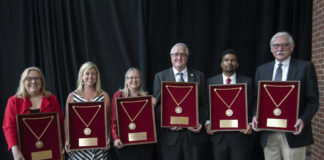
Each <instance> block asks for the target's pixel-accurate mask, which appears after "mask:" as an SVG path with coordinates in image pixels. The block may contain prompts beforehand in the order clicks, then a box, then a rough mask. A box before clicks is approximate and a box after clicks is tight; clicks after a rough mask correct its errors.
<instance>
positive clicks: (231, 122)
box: [219, 119, 238, 128]
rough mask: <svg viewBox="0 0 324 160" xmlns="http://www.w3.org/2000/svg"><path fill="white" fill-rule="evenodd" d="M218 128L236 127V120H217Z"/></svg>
mask: <svg viewBox="0 0 324 160" xmlns="http://www.w3.org/2000/svg"><path fill="white" fill-rule="evenodd" d="M219 128H238V120H237V119H234V120H219Z"/></svg>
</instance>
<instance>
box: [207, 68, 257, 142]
mask: <svg viewBox="0 0 324 160" xmlns="http://www.w3.org/2000/svg"><path fill="white" fill-rule="evenodd" d="M236 83H246V84H247V86H246V90H247V102H248V121H249V122H251V120H252V111H253V109H252V108H251V107H250V106H251V100H252V96H251V91H252V80H251V78H250V77H246V76H243V75H241V74H237V73H236ZM207 84H208V86H209V85H213V84H223V75H222V74H218V75H216V76H213V77H211V78H209V79H208V80H207ZM226 133H228V132H216V133H215V134H214V135H212V136H210V139H211V141H212V142H213V143H220V142H221V140H222V137H223V134H226ZM236 134H237V135H238V136H235V137H233V138H237V140H240V138H244V137H246V135H244V134H243V133H240V132H237V133H236Z"/></svg>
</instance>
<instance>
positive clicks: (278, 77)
mask: <svg viewBox="0 0 324 160" xmlns="http://www.w3.org/2000/svg"><path fill="white" fill-rule="evenodd" d="M281 66H282V64H281V63H279V64H278V68H277V71H276V75H275V77H274V81H282V68H281Z"/></svg>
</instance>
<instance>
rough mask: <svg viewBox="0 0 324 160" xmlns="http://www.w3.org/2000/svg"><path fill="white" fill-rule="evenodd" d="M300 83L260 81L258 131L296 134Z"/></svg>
mask: <svg viewBox="0 0 324 160" xmlns="http://www.w3.org/2000/svg"><path fill="white" fill-rule="evenodd" d="M299 87H300V82H299V81H259V89H258V106H257V118H258V122H259V123H258V126H257V127H258V129H260V130H271V131H286V132H295V131H296V129H295V128H294V125H295V123H296V122H297V118H298V109H299Z"/></svg>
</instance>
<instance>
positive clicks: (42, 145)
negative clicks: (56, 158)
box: [22, 116, 54, 149]
mask: <svg viewBox="0 0 324 160" xmlns="http://www.w3.org/2000/svg"><path fill="white" fill-rule="evenodd" d="M44 119H50V121H49V122H48V123H47V125H46V126H45V128H44V130H43V131H42V133H41V134H40V135H39V136H38V135H37V134H36V133H35V132H34V130H33V129H32V128H31V127H30V126H29V124H28V123H27V122H26V120H27V121H31V120H44ZM53 119H54V116H46V117H39V118H23V119H22V120H23V122H24V123H25V125H26V127H27V128H28V130H29V131H30V132H31V133H32V134H33V135H34V137H36V139H37V141H36V143H35V147H36V148H37V149H41V148H43V147H44V143H43V142H42V141H41V140H40V139H41V138H42V137H43V135H44V133H45V132H46V131H47V129H48V127H49V126H50V124H51V123H52V121H53Z"/></svg>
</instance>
